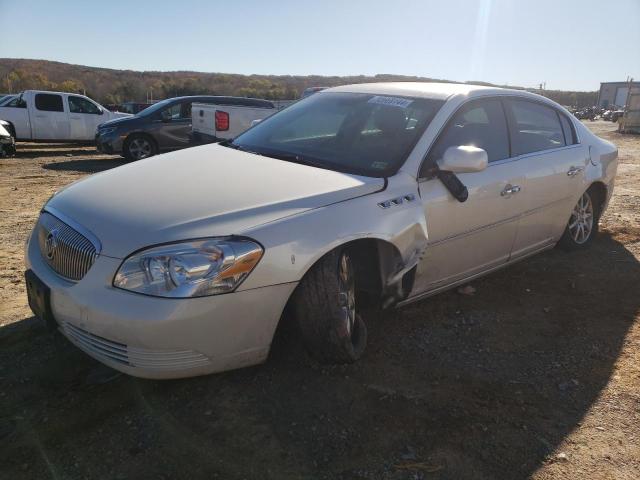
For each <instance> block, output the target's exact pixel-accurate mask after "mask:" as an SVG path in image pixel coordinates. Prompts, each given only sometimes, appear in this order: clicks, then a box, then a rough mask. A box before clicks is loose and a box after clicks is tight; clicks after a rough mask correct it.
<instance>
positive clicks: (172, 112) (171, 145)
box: [95, 96, 273, 160]
mask: <svg viewBox="0 0 640 480" xmlns="http://www.w3.org/2000/svg"><path fill="white" fill-rule="evenodd" d="M193 103H210V104H215V105H224V106H249V107H265V108H268V107H270V108H273V104H272V103H271V102H268V101H267V100H257V99H253V98H241V97H220V96H193V97H177V98H170V99H167V100H163V101H162V102H158V103H156V104H154V105H152V106H151V107H148V108H145V109H144V110H142V111H141V112H140V113H138V114H137V115H135V116H132V117H129V118H123V119H118V120H113V121H111V122H106V123H104V124H102V125H100V128H98V129H97V131H96V133H95V142H96V147H97V149H98V150H99V151H100V152H104V153H109V154H116V153H117V154H121V155H122V156H123V157H125V158H126V159H128V160H141V159H143V158H147V157H151V156H153V155H155V154H157V153H160V152H164V151H168V150H176V149H179V148H185V147H188V146H191V106H192V104H193Z"/></svg>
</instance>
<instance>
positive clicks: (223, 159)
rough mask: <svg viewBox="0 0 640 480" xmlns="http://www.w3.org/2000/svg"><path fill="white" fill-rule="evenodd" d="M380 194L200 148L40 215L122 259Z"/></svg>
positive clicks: (350, 179) (362, 184)
mask: <svg viewBox="0 0 640 480" xmlns="http://www.w3.org/2000/svg"><path fill="white" fill-rule="evenodd" d="M382 188H384V179H382V178H370V177H361V176H357V175H349V174H345V173H339V172H334V171H331V170H324V169H320V168H315V167H309V166H306V165H299V164H295V163H290V162H285V161H282V160H276V159H273V158H269V157H263V156H259V155H255V154H251V153H246V152H241V151H238V150H233V149H230V148H227V147H223V146H220V145H204V146H201V147H195V148H189V149H186V150H181V151H179V152H172V153H167V154H164V155H158V156H156V157H151V158H148V159H146V160H141V161H138V162H135V163H132V164H129V165H125V166H122V167H118V168H115V169H113V170H109V171H106V172H103V173H99V174H96V175H92V176H90V177H88V178H86V179H84V180H81V181H79V182H77V183H74V184H72V185H70V186H69V187H67V188H65V189H64V190H62V191H61V192H59V193H58V194H57V195H55V196H54V197H53V198H52V199H51V200H50V201H49V203H47V205H46V207H45V208H47V209H50V210H51V212H52V213H54V214H55V213H56V212H60V213H61V214H63V215H64V216H66V217H69V218H70V219H72V220H74V221H75V222H77V223H79V224H81V225H82V226H83V227H85V228H87V229H88V230H90V231H91V232H92V233H93V234H94V235H95V236H96V237H97V238H99V239H100V241H101V243H102V254H103V255H106V256H112V257H117V258H123V257H125V256H127V255H129V254H131V253H132V252H134V251H135V250H138V249H140V248H143V247H146V246H150V245H154V244H158V243H165V242H172V241H179V240H185V239H193V238H200V237H208V236H226V235H240V234H242V233H243V232H244V231H245V230H247V229H249V228H251V227H255V226H257V225H261V224H264V223H267V222H271V221H274V220H277V219H280V218H283V217H286V216H289V215H295V214H298V213H302V212H304V211H307V210H310V209H314V208H319V207H323V206H325V205H329V204H332V203H336V202H341V201H344V200H348V199H350V198H354V197H358V196H362V195H367V194H369V193H373V192H376V191H378V190H381V189H382Z"/></svg>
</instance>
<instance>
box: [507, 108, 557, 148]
mask: <svg viewBox="0 0 640 480" xmlns="http://www.w3.org/2000/svg"><path fill="white" fill-rule="evenodd" d="M509 104H510V106H511V112H512V113H513V121H514V123H515V125H514V126H513V128H512V132H511V133H512V144H513V150H514V154H515V155H522V154H525V153H531V152H539V151H542V150H549V149H552V148H558V147H562V146H564V145H565V141H564V133H563V131H562V126H561V124H560V118H558V114H557V113H556V110H555V109H553V108H551V107H547V106H546V105H541V104H539V103H534V102H529V101H527V100H510V101H509Z"/></svg>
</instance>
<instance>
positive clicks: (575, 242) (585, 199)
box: [560, 189, 600, 250]
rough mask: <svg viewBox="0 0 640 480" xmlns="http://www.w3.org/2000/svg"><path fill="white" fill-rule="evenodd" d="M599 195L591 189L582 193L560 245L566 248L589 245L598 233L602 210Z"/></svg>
mask: <svg viewBox="0 0 640 480" xmlns="http://www.w3.org/2000/svg"><path fill="white" fill-rule="evenodd" d="M596 199H597V195H596V194H595V192H594V190H592V189H589V190H587V191H586V192H584V193H583V194H582V196H581V197H580V199H579V200H578V203H576V205H575V206H574V207H573V211H572V212H571V217H570V218H569V222H568V223H567V227H566V228H565V231H564V234H563V235H562V238H561V239H560V246H562V247H563V248H564V249H566V250H579V249H582V248H585V247H587V246H588V245H589V244H590V243H591V242H592V241H593V239H594V237H595V236H596V234H597V233H598V220H599V219H600V211H599V208H598V205H597V203H596Z"/></svg>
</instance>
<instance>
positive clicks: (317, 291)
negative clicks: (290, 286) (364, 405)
mask: <svg viewBox="0 0 640 480" xmlns="http://www.w3.org/2000/svg"><path fill="white" fill-rule="evenodd" d="M355 278H356V276H355V265H354V262H353V261H352V258H351V256H350V255H349V251H348V249H341V250H334V251H332V252H330V253H328V254H327V255H325V256H324V257H323V258H322V259H320V260H319V261H318V262H317V263H316V264H315V265H314V266H313V267H311V269H310V270H309V272H308V273H307V274H306V275H305V277H304V278H303V279H302V281H301V282H300V285H299V286H298V289H297V290H296V293H295V295H294V298H293V312H294V315H295V317H296V321H297V324H298V327H299V331H300V333H301V336H302V340H303V343H304V345H305V348H306V349H307V351H308V352H309V353H310V354H311V356H313V357H314V358H316V359H317V360H319V361H321V362H325V363H352V362H355V361H356V360H358V359H359V358H360V357H361V356H362V354H363V353H364V350H365V347H366V345H367V327H366V325H365V323H364V321H363V320H362V318H361V317H360V315H358V311H357V308H356V285H355Z"/></svg>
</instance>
